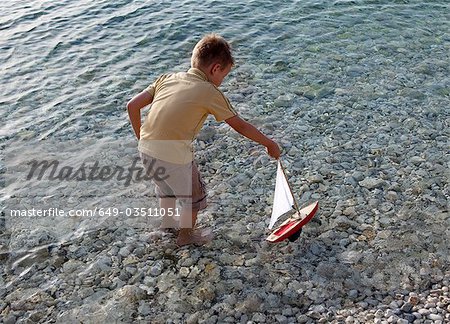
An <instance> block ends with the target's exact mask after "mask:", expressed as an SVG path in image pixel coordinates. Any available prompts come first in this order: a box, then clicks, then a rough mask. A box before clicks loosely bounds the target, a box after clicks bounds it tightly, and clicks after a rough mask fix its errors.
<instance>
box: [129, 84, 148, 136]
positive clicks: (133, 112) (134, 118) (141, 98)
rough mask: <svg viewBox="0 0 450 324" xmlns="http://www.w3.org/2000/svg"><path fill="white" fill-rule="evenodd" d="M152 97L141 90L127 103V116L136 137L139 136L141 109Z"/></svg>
mask: <svg viewBox="0 0 450 324" xmlns="http://www.w3.org/2000/svg"><path fill="white" fill-rule="evenodd" d="M152 101H153V97H152V96H151V95H150V93H148V92H147V91H142V92H141V93H139V94H138V95H136V96H134V97H133V99H131V100H130V101H129V102H128V104H127V110H128V117H129V118H130V122H131V126H132V127H133V131H134V134H135V135H136V137H137V139H139V138H140V131H141V109H142V108H144V107H145V106H147V105H149V104H151V103H152Z"/></svg>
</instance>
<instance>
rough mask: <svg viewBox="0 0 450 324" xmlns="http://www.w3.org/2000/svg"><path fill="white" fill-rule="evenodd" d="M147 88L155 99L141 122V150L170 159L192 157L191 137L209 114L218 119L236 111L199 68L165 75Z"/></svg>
mask: <svg viewBox="0 0 450 324" xmlns="http://www.w3.org/2000/svg"><path fill="white" fill-rule="evenodd" d="M146 91H147V92H148V93H150V95H151V96H152V97H153V101H152V105H151V108H150V111H149V113H148V115H147V117H146V119H145V121H144V123H143V124H142V126H141V130H140V137H141V139H140V141H139V151H141V152H143V153H145V154H148V155H150V156H153V157H155V158H158V159H160V160H164V161H168V162H171V163H177V164H185V163H189V162H190V161H192V159H193V153H192V141H193V140H194V138H195V137H196V136H197V134H198V133H199V132H200V129H201V127H202V126H203V123H204V122H205V120H206V118H207V117H208V115H209V114H212V115H214V117H215V119H216V120H217V121H223V120H225V119H228V118H231V117H233V116H235V115H236V114H237V113H236V111H235V110H234V109H233V107H232V106H231V104H230V102H229V101H228V99H227V98H226V97H225V95H224V94H223V93H222V91H220V90H219V89H218V88H217V87H216V86H215V85H214V84H212V83H211V82H209V81H208V79H207V77H206V75H205V74H204V73H203V72H202V71H200V70H199V69H195V68H191V69H189V71H188V72H180V73H174V74H165V75H162V76H160V77H159V78H158V79H157V80H156V81H155V82H154V83H153V84H152V85H150V86H149V87H148V88H147V89H146Z"/></svg>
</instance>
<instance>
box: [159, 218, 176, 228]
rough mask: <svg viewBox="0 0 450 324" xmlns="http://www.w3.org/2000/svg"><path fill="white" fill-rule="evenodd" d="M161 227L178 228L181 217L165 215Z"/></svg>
mask: <svg viewBox="0 0 450 324" xmlns="http://www.w3.org/2000/svg"><path fill="white" fill-rule="evenodd" d="M160 228H161V229H168V228H173V229H178V228H180V221H179V217H169V216H164V217H163V218H162V220H161V225H160Z"/></svg>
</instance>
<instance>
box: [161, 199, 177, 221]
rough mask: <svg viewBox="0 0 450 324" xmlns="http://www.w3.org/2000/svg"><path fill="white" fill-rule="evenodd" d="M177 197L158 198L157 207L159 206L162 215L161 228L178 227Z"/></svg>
mask: <svg viewBox="0 0 450 324" xmlns="http://www.w3.org/2000/svg"><path fill="white" fill-rule="evenodd" d="M176 202H177V199H176V198H174V197H168V198H160V199H159V207H160V208H161V211H160V214H161V215H163V217H162V220H161V226H160V227H161V228H178V227H179V224H178V221H179V220H178V218H179V217H176V215H178V213H177V211H176V210H175V208H176Z"/></svg>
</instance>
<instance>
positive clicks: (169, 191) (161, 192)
mask: <svg viewBox="0 0 450 324" xmlns="http://www.w3.org/2000/svg"><path fill="white" fill-rule="evenodd" d="M140 155H141V160H142V162H143V164H144V167H145V169H146V174H147V175H148V176H150V177H152V181H153V183H154V184H155V186H156V188H155V193H156V196H157V197H158V198H176V199H177V200H178V201H179V203H180V205H181V206H182V207H190V208H191V209H192V210H193V211H199V210H202V209H205V208H206V205H207V203H206V188H205V182H204V181H203V180H202V177H201V175H200V173H199V172H198V169H197V165H196V164H195V162H192V163H188V164H175V163H170V162H167V161H163V160H159V159H156V158H153V157H151V156H149V155H147V154H145V153H142V152H140Z"/></svg>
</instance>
